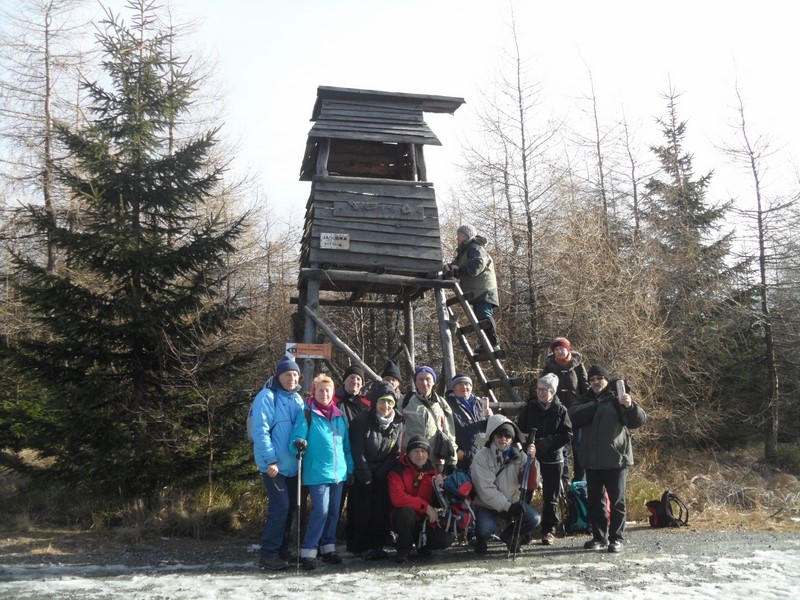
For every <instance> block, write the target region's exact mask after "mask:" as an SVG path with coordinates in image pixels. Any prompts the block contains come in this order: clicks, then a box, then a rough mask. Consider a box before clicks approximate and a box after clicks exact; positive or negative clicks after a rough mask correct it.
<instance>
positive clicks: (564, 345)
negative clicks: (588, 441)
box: [542, 337, 589, 484]
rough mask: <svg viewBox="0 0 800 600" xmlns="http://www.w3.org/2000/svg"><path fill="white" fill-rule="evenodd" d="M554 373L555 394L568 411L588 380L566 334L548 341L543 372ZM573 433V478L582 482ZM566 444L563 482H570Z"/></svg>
mask: <svg viewBox="0 0 800 600" xmlns="http://www.w3.org/2000/svg"><path fill="white" fill-rule="evenodd" d="M548 373H553V374H554V375H556V376H557V377H558V390H557V391H556V397H558V399H559V401H560V402H561V404H563V405H564V408H566V409H567V410H569V409H570V408H571V407H572V405H573V404H574V402H575V400H577V399H578V398H580V397H581V396H583V395H584V394H585V393H586V392H588V391H589V380H588V377H587V375H586V365H584V363H583V357H582V356H581V354H580V353H579V352H576V351H574V350H573V349H572V344H570V342H569V340H568V339H567V338H565V337H557V338H556V339H554V340H553V343H551V344H550V354H548V355H547V357H546V358H545V359H544V369H543V370H542V375H547V374H548ZM572 433H573V436H572V462H573V469H572V481H583V479H584V477H585V474H584V471H583V467H582V466H581V464H580V461H579V460H578V445H579V444H580V441H581V439H580V431H573V432H572ZM569 454H570V452H569V444H568V445H566V446H564V474H563V479H564V483H565V484H568V483H569Z"/></svg>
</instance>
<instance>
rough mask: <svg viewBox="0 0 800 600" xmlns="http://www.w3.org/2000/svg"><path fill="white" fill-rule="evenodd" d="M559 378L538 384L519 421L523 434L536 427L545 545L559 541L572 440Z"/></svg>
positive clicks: (545, 379) (552, 376)
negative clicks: (564, 478) (560, 501)
mask: <svg viewBox="0 0 800 600" xmlns="http://www.w3.org/2000/svg"><path fill="white" fill-rule="evenodd" d="M557 389H558V377H557V376H555V375H554V374H552V373H548V374H547V375H545V376H544V377H542V378H541V379H539V381H538V382H537V383H536V398H531V399H530V400H529V401H528V403H527V404H526V405H525V408H523V409H522V412H521V413H520V416H519V419H518V421H517V424H518V425H519V428H520V429H521V430H522V432H523V434H526V435H527V434H529V433H530V432H531V431H533V430H534V429H536V437H535V438H534V440H535V444H536V457H537V458H538V459H539V472H540V473H541V476H542V544H545V545H547V546H549V545H550V544H552V543H553V542H555V539H556V537H555V533H556V528H557V527H558V523H559V521H558V499H559V496H560V493H561V485H560V482H561V472H562V469H563V467H564V452H563V448H564V447H565V446H566V445H568V444H569V443H570V440H571V439H572V424H571V423H570V420H569V415H568V414H567V409H566V408H565V407H564V405H563V404H561V402H560V401H559V400H558V397H557V396H556V390H557Z"/></svg>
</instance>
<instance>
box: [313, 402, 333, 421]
mask: <svg viewBox="0 0 800 600" xmlns="http://www.w3.org/2000/svg"><path fill="white" fill-rule="evenodd" d="M311 402H312V403H313V404H314V407H315V408H316V409H317V410H318V411H319V412H321V413H322V416H323V417H325V418H326V419H327V420H328V421H330V420H331V414H332V413H333V402H330V403H328V404H322V403H321V402H319V401H318V400H317V399H316V398H314V396H311Z"/></svg>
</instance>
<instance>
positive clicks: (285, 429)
mask: <svg viewBox="0 0 800 600" xmlns="http://www.w3.org/2000/svg"><path fill="white" fill-rule="evenodd" d="M276 379H277V378H270V379H269V381H267V383H266V385H264V387H263V389H262V390H261V391H260V392H259V393H258V394H257V395H256V397H255V398H254V399H253V404H252V405H251V406H250V413H249V414H248V417H247V422H248V433H249V434H250V439H251V440H252V442H253V456H254V457H255V461H256V465H257V466H258V470H259V471H261V472H262V473H266V472H267V468H268V467H269V466H270V465H271V464H273V463H278V472H279V473H280V474H281V475H283V476H285V477H294V476H295V475H297V459H296V458H295V457H294V455H293V454H291V453H290V452H289V438H290V437H291V435H292V428H293V427H294V422H295V419H296V418H297V415H298V414H299V413H301V412H302V410H303V399H302V398H301V397H300V394H298V393H297V392H287V391H286V390H284V389H283V388H282V387H280V386H279V385H277V384H273V381H276Z"/></svg>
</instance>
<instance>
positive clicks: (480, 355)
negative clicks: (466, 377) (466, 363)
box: [473, 349, 506, 360]
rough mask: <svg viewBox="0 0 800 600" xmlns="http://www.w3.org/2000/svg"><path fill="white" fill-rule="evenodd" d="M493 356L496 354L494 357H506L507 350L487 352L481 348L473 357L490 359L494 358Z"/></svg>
mask: <svg viewBox="0 0 800 600" xmlns="http://www.w3.org/2000/svg"><path fill="white" fill-rule="evenodd" d="M492 356H494V358H497V359H502V358H505V357H506V351H505V350H495V351H494V352H492V353H491V354H487V353H486V352H484V351H483V350H482V349H481V351H480V352H476V353H475V355H474V356H473V358H474V359H475V360H490V359H491V358H492Z"/></svg>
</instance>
